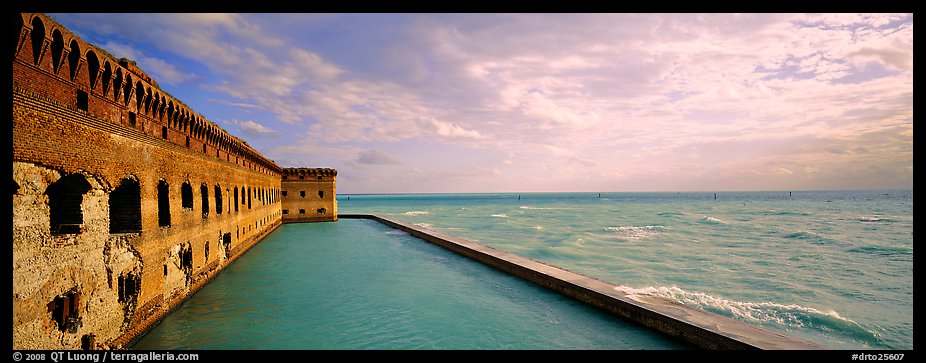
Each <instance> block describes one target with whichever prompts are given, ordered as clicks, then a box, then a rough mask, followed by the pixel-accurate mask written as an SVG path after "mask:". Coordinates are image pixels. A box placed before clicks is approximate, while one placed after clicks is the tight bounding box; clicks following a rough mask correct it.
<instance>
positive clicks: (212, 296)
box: [133, 219, 691, 350]
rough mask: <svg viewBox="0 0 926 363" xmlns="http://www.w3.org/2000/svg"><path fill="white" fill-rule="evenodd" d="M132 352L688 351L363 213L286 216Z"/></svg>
mask: <svg viewBox="0 0 926 363" xmlns="http://www.w3.org/2000/svg"><path fill="white" fill-rule="evenodd" d="M133 348H134V349H144V350H149V349H150V350H176V349H232V350H243V349H260V350H272V349H295V350H303V349H679V348H682V349H690V348H691V347H689V346H685V345H681V344H678V343H676V342H673V341H669V340H667V339H666V338H665V337H663V336H662V335H660V334H658V333H655V332H652V331H649V330H647V329H645V328H642V327H639V326H637V325H634V324H632V323H628V322H625V321H622V320H620V319H617V318H614V317H612V316H610V315H607V314H605V313H603V312H600V311H598V310H595V309H592V308H590V307H588V306H585V305H583V304H581V303H578V302H576V301H574V300H572V299H569V298H566V297H564V296H562V295H559V294H557V293H554V292H551V291H549V290H547V289H544V288H541V287H538V286H536V285H533V284H531V283H528V282H526V281H523V280H521V279H519V278H516V277H513V276H510V275H507V274H504V273H502V272H499V271H497V270H495V269H493V268H491V267H487V266H485V265H482V264H480V263H478V262H475V261H472V260H470V259H467V258H466V257H463V256H460V255H457V254H454V253H453V252H450V251H447V250H445V249H443V248H441V247H438V246H436V245H432V244H430V243H427V242H425V241H423V240H420V239H418V238H415V237H412V236H411V235H409V234H407V233H404V232H401V231H398V230H395V229H392V228H390V227H387V226H385V225H383V224H381V223H379V222H376V221H372V220H350V219H345V220H340V221H338V222H329V223H312V224H288V225H284V226H282V227H280V228H279V229H278V230H276V231H274V232H273V233H272V234H271V235H270V236H268V237H267V238H266V239H264V240H263V241H262V242H261V243H260V244H258V245H257V246H255V247H253V248H252V249H251V250H250V251H248V253H247V254H245V255H244V256H242V257H241V258H240V259H238V260H237V261H236V262H235V263H234V264H232V265H231V266H229V267H228V268H227V269H226V270H225V271H223V272H222V273H221V274H219V276H217V277H216V278H215V279H214V280H213V281H212V282H210V283H209V284H208V285H206V286H205V287H203V289H202V290H200V291H198V292H197V293H196V294H194V295H193V296H192V297H191V298H190V299H188V300H187V301H186V302H184V304H183V305H181V306H180V307H179V308H178V309H177V310H175V311H174V312H172V313H171V314H169V315H168V316H167V317H165V318H164V319H163V320H162V321H161V323H160V324H159V325H157V326H156V327H154V328H153V329H152V330H151V331H150V332H149V333H148V334H147V335H145V336H144V337H143V338H142V339H140V340H139V342H138V343H137V344H135V346H133Z"/></svg>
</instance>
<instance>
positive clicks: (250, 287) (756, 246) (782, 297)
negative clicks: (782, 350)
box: [137, 190, 913, 349]
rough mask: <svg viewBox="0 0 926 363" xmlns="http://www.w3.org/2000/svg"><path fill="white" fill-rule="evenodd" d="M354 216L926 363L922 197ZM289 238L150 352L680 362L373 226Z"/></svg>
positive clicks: (433, 202) (157, 336)
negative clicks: (644, 352)
mask: <svg viewBox="0 0 926 363" xmlns="http://www.w3.org/2000/svg"><path fill="white" fill-rule="evenodd" d="M348 197H349V199H348ZM338 209H339V212H340V213H344V214H346V213H377V214H382V215H385V216H387V217H390V218H394V219H399V220H403V221H407V222H411V223H415V224H418V225H419V226H422V227H425V228H431V229H434V230H437V231H440V232H443V233H446V234H450V235H454V236H458V237H463V238H467V239H470V240H474V241H477V242H479V243H481V244H484V245H487V246H490V247H493V248H497V249H500V250H504V251H508V252H512V253H515V254H518V255H521V256H524V257H527V258H531V259H535V260H538V261H542V262H544V263H547V264H550V265H554V266H558V267H561V268H565V269H569V270H571V271H575V272H578V273H581V274H585V275H588V276H592V277H595V278H598V279H600V280H604V281H608V282H610V283H612V284H615V285H618V286H620V288H621V289H623V290H624V291H626V292H630V293H637V294H649V295H658V296H663V297H667V298H670V299H674V300H676V301H678V302H680V303H682V304H687V305H690V306H694V307H698V308H702V309H705V310H709V311H712V312H716V313H719V314H722V315H725V316H729V317H732V318H734V319H739V320H741V321H745V322H748V323H752V324H756V325H760V326H763V327H766V328H770V329H774V330H778V331H781V332H784V333H787V334H789V335H792V336H795V337H799V338H803V339H807V340H811V341H814V342H816V343H818V344H821V345H823V346H826V347H830V348H835V349H858V348H861V349H913V191H912V190H905V191H897V190H886V191H878V190H874V191H814V192H811V191H795V192H790V193H789V192H787V191H783V192H735V193H733V192H730V193H717V195H716V199H715V196H714V193H713V192H710V193H707V192H705V193H601V195H600V196H599V195H598V193H533V194H528V193H524V194H516V193H495V194H414V195H350V196H347V195H338ZM355 223H359V224H355ZM284 227H286V228H282V229H280V230H279V231H278V232H276V233H274V234H273V235H271V236H270V237H268V239H266V240H265V241H264V242H261V243H260V244H259V245H258V246H257V247H255V248H254V249H253V250H252V251H251V252H248V254H247V255H245V256H243V257H242V259H241V260H239V262H236V263H235V264H234V265H233V266H231V268H230V269H229V270H227V271H226V272H223V273H222V274H221V275H220V276H219V277H218V278H216V280H215V281H213V282H212V283H211V284H209V285H208V286H207V287H206V288H204V289H203V290H202V291H200V292H199V293H197V294H196V295H195V296H193V298H191V300H189V301H188V302H187V303H186V304H184V306H183V307H182V308H181V309H179V310H178V311H177V312H175V313H173V314H171V315H170V316H168V318H167V319H165V320H164V322H163V323H162V324H161V325H160V326H158V327H157V328H156V329H154V330H153V331H152V332H151V333H150V334H149V335H148V336H146V337H145V338H144V340H142V341H141V342H140V343H139V344H138V346H137V347H139V348H146V349H148V348H151V349H175V348H227V349H237V348H293V349H305V348H333V349H339V348H345V349H355V348H358V349H362V348H386V349H390V348H396V349H410V348H433V349H445V348H447V349H449V348H464V349H465V348H471V349H508V348H511V349H533V348H539V349H547V348H561V349H636V348H640V349H663V348H673V347H677V346H674V345H672V343H671V342H667V341H664V340H661V339H660V338H659V337H657V336H653V335H652V334H649V332H648V331H646V330H642V329H639V328H636V327H634V326H633V325H628V324H624V323H622V322H621V321H618V320H614V319H612V318H610V317H608V316H605V315H602V314H600V313H598V312H596V311H594V310H590V309H587V308H583V307H582V306H580V305H576V303H574V302H572V301H571V300H568V299H567V298H563V297H560V296H558V295H555V294H550V293H549V292H546V291H545V290H543V289H541V288H538V287H535V286H533V285H530V284H528V283H523V282H520V280H517V279H515V278H512V277H509V276H506V275H502V274H499V273H497V272H496V271H495V270H493V269H491V268H488V267H485V266H482V265H479V264H478V263H474V262H471V261H469V260H466V259H462V258H460V257H458V256H456V255H454V254H452V253H448V252H446V251H443V250H441V249H440V248H438V247H436V246H431V245H429V244H427V243H425V242H423V241H420V240H417V239H415V238H411V237H409V236H407V235H404V234H400V233H399V232H396V231H392V230H390V229H389V228H386V227H384V226H380V225H377V224H376V223H375V222H372V221H365V222H360V221H354V220H341V221H339V222H337V223H327V224H313V225H300V226H299V227H298V230H295V229H293V228H291V227H296V225H292V226H291V225H287V226H284ZM399 247H401V248H399ZM293 259H295V260H298V261H300V262H301V264H300V263H292V262H290V261H293ZM445 274H446V275H445ZM480 318H484V319H485V320H477V319H480ZM275 326H278V327H275ZM239 333H241V335H238V334H239Z"/></svg>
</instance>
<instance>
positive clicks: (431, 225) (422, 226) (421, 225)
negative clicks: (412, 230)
mask: <svg viewBox="0 0 926 363" xmlns="http://www.w3.org/2000/svg"><path fill="white" fill-rule="evenodd" d="M412 224H414V225H416V226H418V227H421V228H427V229H431V228H433V227H434V225H433V224H430V223H412Z"/></svg>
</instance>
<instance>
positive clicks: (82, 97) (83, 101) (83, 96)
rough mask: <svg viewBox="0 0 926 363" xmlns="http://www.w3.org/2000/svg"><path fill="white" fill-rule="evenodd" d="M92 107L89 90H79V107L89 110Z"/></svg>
mask: <svg viewBox="0 0 926 363" xmlns="http://www.w3.org/2000/svg"><path fill="white" fill-rule="evenodd" d="M89 108H90V98H89V97H88V95H87V92H84V91H81V90H77V109H79V110H84V111H87V110H88V109H89Z"/></svg>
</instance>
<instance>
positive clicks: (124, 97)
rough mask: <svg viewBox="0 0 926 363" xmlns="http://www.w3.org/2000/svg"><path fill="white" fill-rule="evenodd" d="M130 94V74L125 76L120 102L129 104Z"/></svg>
mask: <svg viewBox="0 0 926 363" xmlns="http://www.w3.org/2000/svg"><path fill="white" fill-rule="evenodd" d="M131 95H132V76H131V75H128V74H127V75H126V76H125V84H124V85H123V89H122V103H123V104H125V105H126V106H128V105H129V97H130V96H131Z"/></svg>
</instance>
